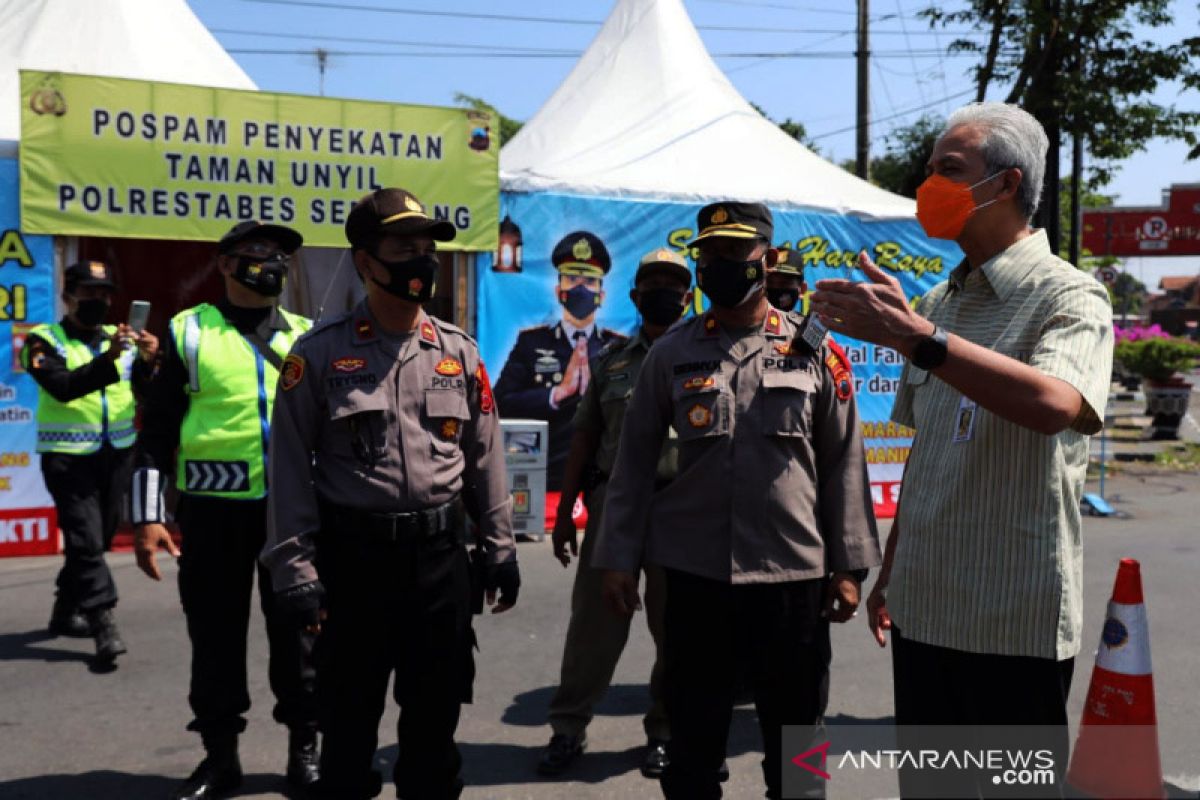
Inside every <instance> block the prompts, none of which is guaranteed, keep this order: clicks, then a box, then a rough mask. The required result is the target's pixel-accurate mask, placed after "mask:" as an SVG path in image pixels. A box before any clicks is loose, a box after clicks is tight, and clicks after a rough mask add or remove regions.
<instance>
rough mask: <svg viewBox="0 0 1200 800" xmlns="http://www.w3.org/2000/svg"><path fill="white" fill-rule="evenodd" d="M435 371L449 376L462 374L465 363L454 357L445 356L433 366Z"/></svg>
mask: <svg viewBox="0 0 1200 800" xmlns="http://www.w3.org/2000/svg"><path fill="white" fill-rule="evenodd" d="M433 371H434V372H436V373H437V374H438V375H445V376H446V377H448V378H453V377H456V376H458V375H462V372H463V365H462V362H461V361H458V360H457V359H454V358H443V359H442V360H441V361H439V362H438V365H437V366H436V367H434V368H433Z"/></svg>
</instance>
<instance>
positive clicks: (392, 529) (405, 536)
mask: <svg viewBox="0 0 1200 800" xmlns="http://www.w3.org/2000/svg"><path fill="white" fill-rule="evenodd" d="M462 519H463V506H462V500H461V499H459V498H458V497H455V498H454V499H453V500H451V501H449V502H447V503H443V504H442V505H440V506H435V507H433V508H424V509H421V510H420V511H400V512H396V513H390V514H385V513H379V512H375V511H362V510H360V509H357V508H348V507H346V506H340V505H337V504H335V503H328V502H324V501H322V502H321V520H322V527H323V528H326V529H329V528H332V529H333V530H331V531H329V533H330V534H331V535H334V536H347V535H349V536H357V537H361V538H366V539H372V540H375V541H383V542H401V541H411V540H414V539H429V538H432V537H435V536H440V535H442V534H450V535H454V536H457V535H458V533H459V530H460V529H461V527H462V525H461V522H462Z"/></svg>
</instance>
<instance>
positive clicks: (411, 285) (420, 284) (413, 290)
mask: <svg viewBox="0 0 1200 800" xmlns="http://www.w3.org/2000/svg"><path fill="white" fill-rule="evenodd" d="M424 288H425V282H424V281H423V280H421V279H420V278H413V279H412V280H411V281H409V282H408V293H409V294H411V295H413V296H414V297H415V296H416V295H419V294H420V293H421V290H422V289H424Z"/></svg>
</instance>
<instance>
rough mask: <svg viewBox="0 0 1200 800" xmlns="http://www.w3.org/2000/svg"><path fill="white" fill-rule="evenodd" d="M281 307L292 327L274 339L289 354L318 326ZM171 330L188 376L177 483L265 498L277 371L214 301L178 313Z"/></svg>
mask: <svg viewBox="0 0 1200 800" xmlns="http://www.w3.org/2000/svg"><path fill="white" fill-rule="evenodd" d="M279 311H280V313H281V314H282V315H283V317H284V319H286V320H287V322H288V324H289V325H290V326H291V329H290V330H286V331H275V333H274V334H273V335H272V337H271V340H270V342H269V344H270V347H271V349H272V350H273V351H275V352H276V353H277V354H278V355H279V356H280V358H283V357H284V356H286V355H287V353H288V351H289V350H291V348H292V345H293V344H295V342H296V339H298V338H300V334H302V333H304V332H305V331H307V330H308V329H309V328H310V327H312V323H311V322H310V321H309V320H308V319H306V318H304V317H301V316H299V315H298V314H292V313H291V312H288V311H284V310H283V309H280V310H279ZM171 335H172V336H173V337H174V339H175V349H176V351H177V352H178V353H179V356H180V358H181V359H182V360H183V364H184V366H185V367H186V368H187V373H188V383H187V395H188V409H187V413H186V414H185V415H184V418H183V424H182V426H181V427H180V430H179V452H178V456H177V457H176V463H175V484H176V486H178V487H179V489H180V490H181V491H184V492H188V493H191V494H199V495H204V496H206V497H229V498H236V499H241V500H254V499H258V498H261V497H265V496H266V493H267V481H266V461H267V441H268V436H269V434H270V426H271V409H272V408H273V407H274V405H275V384H276V383H277V381H278V379H279V371H278V370H277V369H276V368H275V367H274V366H272V364H271V362H269V361H268V360H267V359H265V358H264V357H263V355H262V354H261V353H260V352H259V351H258V349H257V348H256V347H255V346H254V345H253V344H251V343H250V341H249V340H248V339H247V338H246V337H245V336H243V335H242V334H241V333H239V332H238V330H237V329H236V328H234V327H233V326H232V325H230V324H229V322H228V321H227V320H226V319H225V315H224V314H222V313H221V311H220V309H218V308H217V307H216V306H213V305H209V304H208V303H202V304H201V305H198V306H196V307H195V308H190V309H188V310H187V311H182V312H180V313H179V314H176V315H175V316H174V317H173V318H172V319H171Z"/></svg>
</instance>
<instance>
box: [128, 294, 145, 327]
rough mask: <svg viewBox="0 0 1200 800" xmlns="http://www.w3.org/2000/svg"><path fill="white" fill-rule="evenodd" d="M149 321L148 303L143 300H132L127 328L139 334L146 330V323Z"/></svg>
mask: <svg viewBox="0 0 1200 800" xmlns="http://www.w3.org/2000/svg"><path fill="white" fill-rule="evenodd" d="M149 320H150V303H149V302H147V301H145V300H134V301H133V302H132V303H130V304H129V327H131V328H133V332H134V333H141V332H142V331H144V330H146V323H147V322H148V321H149Z"/></svg>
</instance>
